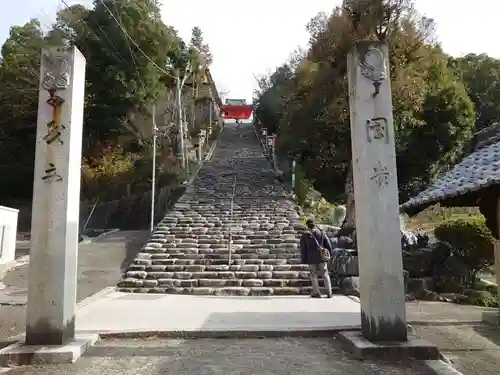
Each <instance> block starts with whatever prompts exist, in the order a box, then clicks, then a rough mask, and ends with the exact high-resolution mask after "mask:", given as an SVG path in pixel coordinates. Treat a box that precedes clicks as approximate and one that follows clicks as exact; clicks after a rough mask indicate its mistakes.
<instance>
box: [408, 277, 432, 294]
mask: <svg viewBox="0 0 500 375" xmlns="http://www.w3.org/2000/svg"><path fill="white" fill-rule="evenodd" d="M433 289H434V281H433V280H432V277H423V278H420V279H410V280H408V282H407V283H406V293H411V294H414V295H419V294H421V293H423V291H425V290H433Z"/></svg>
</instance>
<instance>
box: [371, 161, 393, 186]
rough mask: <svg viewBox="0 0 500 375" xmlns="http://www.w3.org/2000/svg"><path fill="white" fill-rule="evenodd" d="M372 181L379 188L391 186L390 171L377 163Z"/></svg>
mask: <svg viewBox="0 0 500 375" xmlns="http://www.w3.org/2000/svg"><path fill="white" fill-rule="evenodd" d="M370 180H373V181H375V183H376V184H377V186H378V187H379V188H381V187H383V186H386V185H387V184H389V171H388V170H387V167H386V166H383V165H382V163H381V162H377V166H376V167H374V168H373V175H372V176H371V177H370Z"/></svg>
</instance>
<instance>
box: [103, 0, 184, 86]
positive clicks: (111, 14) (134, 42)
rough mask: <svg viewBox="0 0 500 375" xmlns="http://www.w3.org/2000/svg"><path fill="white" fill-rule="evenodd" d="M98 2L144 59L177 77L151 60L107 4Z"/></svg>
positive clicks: (168, 74) (163, 71)
mask: <svg viewBox="0 0 500 375" xmlns="http://www.w3.org/2000/svg"><path fill="white" fill-rule="evenodd" d="M99 1H100V3H101V4H102V5H103V6H104V8H106V10H107V11H108V13H109V15H110V16H111V17H113V19H114V20H115V22H116V24H117V25H118V27H119V28H120V29H121V30H122V32H123V34H124V35H125V36H126V37H127V38H128V39H129V40H130V41H131V42H132V44H133V45H134V46H135V47H136V48H137V49H138V50H139V52H141V53H142V54H143V55H144V57H145V58H146V59H148V61H149V62H150V63H151V64H153V65H154V66H155V67H156V68H157V69H158V70H159V71H161V72H162V73H164V74H165V75H167V76H168V77H170V78H174V79H179V77H174V76H173V75H171V74H170V73H168V72H167V71H166V70H165V69H163V68H162V67H160V66H159V65H158V64H157V63H155V62H154V61H153V59H151V58H150V57H149V56H148V55H147V54H146V53H145V52H144V51H143V50H142V48H141V47H139V45H138V44H137V43H136V41H135V40H134V39H133V38H132V37H131V36H130V35H129V34H128V33H127V31H126V30H125V28H124V27H123V26H122V25H121V23H120V21H118V19H117V18H116V17H115V15H114V14H113V12H112V11H111V10H110V9H109V8H108V6H107V5H106V3H105V2H104V0H99Z"/></svg>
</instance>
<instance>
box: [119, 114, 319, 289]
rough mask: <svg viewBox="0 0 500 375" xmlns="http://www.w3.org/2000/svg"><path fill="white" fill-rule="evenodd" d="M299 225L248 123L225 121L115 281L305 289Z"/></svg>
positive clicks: (144, 285)
mask: <svg viewBox="0 0 500 375" xmlns="http://www.w3.org/2000/svg"><path fill="white" fill-rule="evenodd" d="M299 225H300V220H299V215H298V213H297V210H296V208H295V204H294V203H293V201H292V200H291V199H290V198H289V197H287V192H286V191H285V189H284V187H283V185H282V184H281V183H279V181H278V180H277V179H276V174H275V173H274V172H273V170H272V169H271V166H270V164H269V162H268V160H267V159H266V158H265V156H264V154H263V152H262V149H261V147H260V144H259V141H258V140H257V137H256V135H255V132H254V130H253V127H252V126H251V125H246V124H240V125H239V126H238V127H237V126H236V125H234V124H228V125H226V127H225V128H224V130H223V131H222V133H221V135H220V137H219V141H218V145H217V148H216V150H215V152H214V154H213V155H212V158H211V160H210V161H207V162H206V163H205V164H204V166H203V167H202V169H201V170H200V172H199V174H198V176H197V178H196V179H195V181H194V183H193V184H192V185H191V186H189V187H188V188H187V190H186V193H185V194H184V195H183V196H182V198H181V199H180V200H179V202H178V203H176V204H175V206H174V208H173V210H172V211H170V212H168V213H167V215H166V216H165V218H164V219H163V220H162V221H161V222H160V223H159V224H158V226H157V228H156V230H155V231H154V233H153V234H152V235H151V238H150V240H149V241H148V242H147V243H146V244H145V245H144V246H143V248H142V250H141V251H140V252H139V254H137V257H136V259H135V260H134V262H133V264H132V265H130V266H129V268H128V270H127V272H126V274H125V275H124V279H123V280H122V281H121V282H120V283H119V284H118V288H119V290H120V291H123V292H133V293H175V294H198V295H245V296H246V295H297V294H308V293H310V281H309V272H308V271H307V266H306V265H303V264H300V255H299V249H298V246H299V238H300V230H299V229H298V226H299ZM296 228H297V230H296ZM230 242H231V245H230Z"/></svg>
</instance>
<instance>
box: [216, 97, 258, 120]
mask: <svg viewBox="0 0 500 375" xmlns="http://www.w3.org/2000/svg"><path fill="white" fill-rule="evenodd" d="M252 111H253V107H252V106H251V105H247V104H246V100H245V99H226V104H225V105H224V106H223V107H222V112H223V114H224V119H227V120H248V119H249V118H250V116H252Z"/></svg>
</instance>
